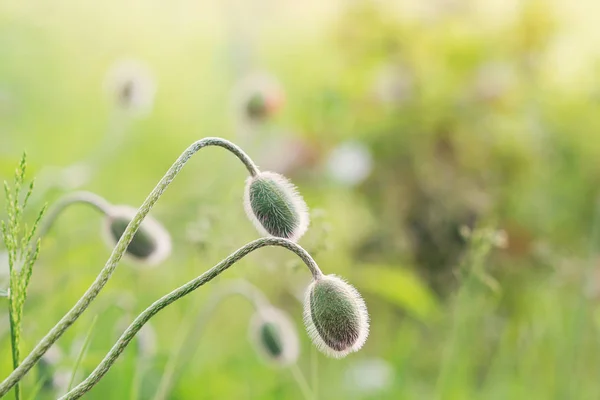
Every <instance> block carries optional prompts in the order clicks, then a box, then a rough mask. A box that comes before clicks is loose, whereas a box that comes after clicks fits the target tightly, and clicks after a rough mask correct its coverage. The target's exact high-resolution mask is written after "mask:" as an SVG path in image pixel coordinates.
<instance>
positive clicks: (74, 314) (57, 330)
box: [0, 137, 258, 397]
mask: <svg viewBox="0 0 600 400" xmlns="http://www.w3.org/2000/svg"><path fill="white" fill-rule="evenodd" d="M207 146H219V147H223V148H225V149H227V150H229V151H230V152H232V153H233V154H234V155H235V156H237V157H238V158H239V159H240V160H241V161H242V162H243V163H244V165H245V166H246V168H247V169H248V172H249V173H250V175H252V176H256V175H257V174H258V168H257V167H256V165H255V164H254V162H253V161H252V160H251V159H250V157H248V155H247V154H246V153H244V151H243V150H242V149H240V148H239V147H237V146H236V145H235V144H233V143H231V142H229V141H227V140H225V139H221V138H215V137H209V138H204V139H201V140H198V141H197V142H195V143H193V144H192V145H191V146H190V147H188V148H187V149H186V150H185V151H184V152H183V153H182V154H181V155H180V156H179V158H178V159H177V161H175V163H174V164H173V165H172V166H171V168H169V170H168V171H167V173H166V174H165V176H163V178H162V179H161V180H160V182H159V183H158V184H157V185H156V187H155V188H154V189H153V190H152V192H151V193H150V194H149V195H148V197H147V198H146V200H145V201H144V203H143V204H142V205H141V206H140V208H139V210H138V212H137V214H136V215H135V217H133V219H132V220H131V222H130V223H129V225H127V228H126V229H125V232H123V235H121V238H120V239H119V242H118V243H117V245H116V246H115V248H114V249H113V252H112V254H111V255H110V257H109V259H108V261H107V262H106V264H105V266H104V268H102V270H101V271H100V274H99V275H98V276H97V277H96V280H95V281H94V283H92V285H91V286H90V287H89V288H88V289H87V291H86V292H85V293H84V295H83V296H82V297H81V298H80V299H79V300H78V301H77V303H76V304H75V305H74V306H73V308H71V310H69V312H68V313H67V314H65V316H63V317H62V318H61V320H60V321H59V322H58V323H57V324H56V325H55V326H54V327H53V328H52V329H50V332H48V333H47V334H46V336H44V337H43V338H42V340H40V342H39V343H38V344H37V345H36V346H35V348H34V349H33V350H32V351H31V353H29V355H28V356H27V357H26V358H25V360H23V362H22V363H21V365H19V367H18V368H16V369H15V370H14V371H13V372H12V373H11V374H10V375H9V376H8V377H7V378H6V379H5V380H4V381H3V382H2V383H1V384H0V397H2V396H3V395H5V394H6V392H8V391H9V390H10V389H11V388H12V387H13V386H14V385H15V384H16V383H17V382H19V380H20V379H21V378H22V377H23V376H25V374H27V372H28V371H29V370H30V369H31V368H32V367H33V366H34V365H35V364H36V363H37V362H38V360H39V359H40V358H41V357H42V356H43V355H44V353H46V351H48V349H49V348H50V346H52V344H54V342H56V341H57V340H58V338H60V337H61V336H62V334H63V333H64V332H65V331H66V330H67V329H68V328H69V327H70V326H71V325H72V324H73V323H74V322H75V321H76V320H77V318H79V316H80V315H81V314H82V313H83V312H84V311H85V310H86V309H87V308H88V306H89V305H90V303H91V302H92V301H93V300H94V299H95V298H96V296H98V293H100V290H102V288H103V287H104V285H106V283H107V282H108V280H109V279H110V277H111V275H112V273H113V272H114V271H115V269H116V268H117V265H118V264H119V261H120V260H121V258H122V257H123V254H124V253H125V251H126V250H127V246H129V243H130V242H131V240H132V239H133V236H134V235H135V233H136V232H137V230H138V229H139V227H140V224H141V223H142V221H143V220H144V218H145V217H146V215H148V213H149V212H150V210H151V209H152V207H153V206H154V204H155V203H156V202H157V201H158V199H159V198H160V196H161V195H162V194H163V192H164V191H165V190H166V189H167V187H168V186H169V184H170V183H171V182H172V181H173V179H175V177H176V176H177V174H178V173H179V171H181V169H182V168H183V166H184V165H185V164H186V163H187V162H188V160H189V159H190V158H191V157H192V156H193V155H194V154H195V153H196V152H197V151H198V150H200V149H202V148H204V147H207Z"/></svg>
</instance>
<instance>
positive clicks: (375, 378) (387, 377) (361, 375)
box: [345, 358, 394, 397]
mask: <svg viewBox="0 0 600 400" xmlns="http://www.w3.org/2000/svg"><path fill="white" fill-rule="evenodd" d="M345 380H346V384H347V385H348V388H350V390H351V391H352V393H355V394H356V395H357V397H362V396H364V395H377V394H381V392H383V391H385V390H386V389H389V388H390V386H392V384H393V383H394V369H393V367H392V365H390V363H389V362H387V361H386V360H384V359H382V358H371V359H367V360H359V361H357V362H355V363H353V364H352V365H350V366H349V368H348V369H347V370H346V374H345Z"/></svg>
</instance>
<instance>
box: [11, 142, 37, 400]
mask: <svg viewBox="0 0 600 400" xmlns="http://www.w3.org/2000/svg"><path fill="white" fill-rule="evenodd" d="M26 158H27V157H26V155H25V153H23V156H22V157H21V162H20V163H19V165H18V167H17V169H16V171H15V177H14V183H13V187H12V189H11V187H10V186H9V184H8V182H6V181H4V193H5V196H6V214H7V216H8V217H7V220H6V221H2V224H1V229H2V240H3V241H4V245H5V246H6V251H7V252H8V266H9V274H10V281H9V289H8V290H7V291H5V294H6V295H7V296H8V311H9V320H10V339H11V346H12V362H13V368H15V369H16V368H17V367H18V366H19V362H20V348H19V347H20V344H21V324H22V318H23V306H24V305H25V300H26V299H27V287H28V286H29V281H30V279H31V274H32V273H33V264H35V262H36V260H37V258H38V256H39V253H40V243H41V241H40V239H37V240H34V236H35V233H36V230H37V228H38V224H39V222H40V220H41V218H42V216H43V215H44V212H45V211H46V206H44V207H42V209H41V210H40V211H39V213H38V214H37V217H36V219H35V221H34V223H33V225H32V226H31V227H28V226H27V224H26V223H25V222H24V221H23V219H24V216H23V212H24V211H25V209H26V208H27V202H28V201H29V197H30V196H31V193H32V192H33V184H34V181H31V183H30V184H29V186H28V188H27V191H26V192H25V196H24V198H23V199H21V195H22V190H23V185H24V180H25V172H26V169H27V163H26ZM15 398H16V399H17V400H19V399H20V398H21V388H20V387H19V386H18V385H16V386H15Z"/></svg>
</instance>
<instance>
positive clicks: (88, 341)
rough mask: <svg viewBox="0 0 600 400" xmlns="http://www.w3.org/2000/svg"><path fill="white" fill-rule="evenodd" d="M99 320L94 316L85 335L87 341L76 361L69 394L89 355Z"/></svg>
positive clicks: (68, 387) (83, 344) (70, 380)
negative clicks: (84, 360) (81, 365)
mask: <svg viewBox="0 0 600 400" xmlns="http://www.w3.org/2000/svg"><path fill="white" fill-rule="evenodd" d="M97 320H98V315H95V316H94V319H93V320H92V323H91V324H90V328H89V329H88V332H87V334H86V335H85V339H84V340H83V343H82V344H81V349H80V350H79V354H78V355H77V360H75V365H74V366H73V371H72V372H71V379H69V386H67V392H68V391H69V390H71V389H72V388H73V383H74V382H75V378H76V377H77V370H79V365H80V364H81V361H82V360H83V357H85V353H87V349H88V346H89V345H90V341H91V340H92V332H93V331H94V326H95V325H96V321H97Z"/></svg>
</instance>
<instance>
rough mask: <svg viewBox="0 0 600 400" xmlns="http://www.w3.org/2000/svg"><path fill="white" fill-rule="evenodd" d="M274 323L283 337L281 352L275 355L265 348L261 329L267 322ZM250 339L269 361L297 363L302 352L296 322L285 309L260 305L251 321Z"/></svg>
mask: <svg viewBox="0 0 600 400" xmlns="http://www.w3.org/2000/svg"><path fill="white" fill-rule="evenodd" d="M269 323H270V324H273V326H275V327H276V329H277V331H278V333H279V338H280V339H281V354H279V355H278V356H276V357H274V356H273V354H271V353H269V351H268V350H267V349H266V348H265V344H264V343H263V340H262V332H261V329H262V327H263V326H264V325H265V324H269ZM250 340H251V341H252V343H254V345H255V347H256V348H257V350H258V352H259V354H260V355H261V356H262V357H263V358H264V359H265V360H266V361H267V362H269V363H271V364H274V365H278V366H286V365H290V364H293V363H295V362H296V361H297V360H298V356H299V354H300V341H299V339H298V334H297V331H296V328H295V326H294V322H293V321H292V320H291V319H290V317H289V316H288V315H287V314H286V313H285V312H283V311H281V310H279V309H277V308H275V307H272V306H264V307H260V308H259V309H258V310H257V311H256V313H255V314H254V316H253V317H252V320H251V321H250Z"/></svg>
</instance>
